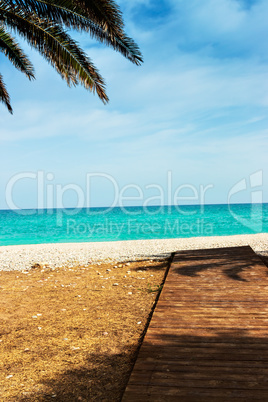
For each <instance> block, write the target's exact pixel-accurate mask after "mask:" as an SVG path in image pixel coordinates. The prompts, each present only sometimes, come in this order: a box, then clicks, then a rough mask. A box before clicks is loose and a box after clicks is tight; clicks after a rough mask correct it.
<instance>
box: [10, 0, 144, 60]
mask: <svg viewBox="0 0 268 402" xmlns="http://www.w3.org/2000/svg"><path fill="white" fill-rule="evenodd" d="M2 3H3V4H5V5H7V6H9V7H13V6H17V7H19V8H20V9H21V10H23V11H24V12H25V13H27V14H36V15H37V16H38V17H39V18H41V19H48V20H50V21H53V22H56V23H58V24H60V25H61V24H64V25H65V26H66V27H69V28H73V29H77V30H84V31H87V32H88V31H89V32H90V33H91V36H92V37H94V38H95V39H97V40H99V41H100V42H103V43H105V44H106V45H108V46H111V47H113V48H114V49H115V50H117V51H119V52H120V53H121V54H122V55H123V56H125V57H126V58H127V59H129V60H130V61H131V62H133V63H135V64H137V65H139V64H141V63H142V61H143V59H142V54H141V52H140V50H139V47H138V45H137V44H136V43H135V42H134V41H133V40H132V39H131V38H129V37H127V36H126V35H125V34H124V31H123V21H122V16H121V12H120V10H119V8H118V7H117V6H116V5H115V4H114V2H111V1H107V0H105V1H100V0H98V1H96V2H95V1H92V0H90V2H88V0H83V1H82V0H80V1H74V0H27V2H25V1H24V0H3V1H2ZM106 3H107V4H106Z"/></svg>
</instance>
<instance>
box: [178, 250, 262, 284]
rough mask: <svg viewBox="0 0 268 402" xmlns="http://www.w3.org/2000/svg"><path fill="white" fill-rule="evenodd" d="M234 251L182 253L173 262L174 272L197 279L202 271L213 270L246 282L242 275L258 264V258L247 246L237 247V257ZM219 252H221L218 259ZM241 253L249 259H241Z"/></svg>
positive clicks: (192, 251) (193, 251)
mask: <svg viewBox="0 0 268 402" xmlns="http://www.w3.org/2000/svg"><path fill="white" fill-rule="evenodd" d="M236 249H237V248H236V247H232V248H226V249H208V250H191V251H188V250H187V251H182V252H180V253H178V254H177V255H176V257H175V258H174V260H173V264H174V272H176V273H177V274H179V275H183V276H190V277H197V276H200V275H199V274H201V273H202V272H204V271H209V270H213V271H215V272H222V273H223V274H224V275H225V276H227V277H228V278H229V279H232V280H235V281H240V282H248V279H246V278H245V276H243V274H244V273H247V272H249V270H251V269H252V268H254V266H255V265H256V264H260V258H259V257H258V256H257V255H256V254H255V253H254V252H253V250H252V249H251V248H250V247H248V246H245V247H239V249H240V253H239V254H238V255H237V254H236V252H235V250H236ZM219 250H221V253H220V257H219V254H218V251H219ZM241 251H242V253H243V251H244V253H245V254H249V253H250V259H245V260H244V259H243V258H241Z"/></svg>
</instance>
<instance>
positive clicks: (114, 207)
mask: <svg viewBox="0 0 268 402" xmlns="http://www.w3.org/2000/svg"><path fill="white" fill-rule="evenodd" d="M226 205H268V201H267V202H266V201H265V202H229V203H207V204H163V205H146V206H144V205H126V206H125V205H121V206H120V205H115V206H101V207H97V206H86V207H51V208H50V207H47V208H38V207H32V208H16V209H11V208H0V212H1V211H11V212H16V211H48V210H49V211H51V210H53V211H54V210H73V209H79V210H83V209H116V208H118V209H126V208H165V207H175V208H176V207H177V208H178V207H197V206H203V207H206V206H226Z"/></svg>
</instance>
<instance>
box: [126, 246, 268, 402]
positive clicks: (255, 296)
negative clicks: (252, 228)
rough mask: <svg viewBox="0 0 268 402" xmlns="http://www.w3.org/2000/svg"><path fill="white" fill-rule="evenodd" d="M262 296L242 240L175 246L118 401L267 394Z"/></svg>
mask: <svg viewBox="0 0 268 402" xmlns="http://www.w3.org/2000/svg"><path fill="white" fill-rule="evenodd" d="M267 295H268V269H267V267H266V266H265V265H264V264H263V263H262V261H261V260H260V259H259V257H258V256H257V255H256V254H255V253H254V252H253V250H252V249H251V248H250V247H232V248H221V249H209V250H189V251H183V252H178V253H176V254H175V256H174V259H173V262H172V264H171V267H170V270H169V273H168V275H167V278H166V281H165V284H164V287H163V290H162V293H161V295H160V298H159V300H158V303H157V306H156V309H155V311H154V314H153V317H152V319H151V322H150V325H149V327H148V330H147V333H146V336H145V338H144V341H143V344H142V346H141V348H140V351H139V355H138V358H137V361H136V363H135V366H134V369H133V371H132V374H131V376H130V379H129V383H128V386H127V388H126V390H125V393H124V396H123V399H122V401H123V402H131V401H135V402H136V401H142V402H143V401H154V402H155V401H165V402H166V401H170V402H172V401H178V400H179V401H182V402H183V401H193V402H194V401H198V402H202V401H211V402H213V401H217V402H221V401H226V400H230V401H238V400H239V401H240V402H242V401H248V402H249V401H250V402H251V401H252V400H260V401H268V376H267V374H268V337H267V334H268V314H267V313H268V305H267V299H268V297H267Z"/></svg>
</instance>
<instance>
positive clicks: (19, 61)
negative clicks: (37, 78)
mask: <svg viewBox="0 0 268 402" xmlns="http://www.w3.org/2000/svg"><path fill="white" fill-rule="evenodd" d="M0 51H2V52H3V53H5V55H6V56H7V57H8V59H9V60H10V61H11V63H12V64H13V65H14V66H15V67H16V68H17V69H19V70H20V71H22V72H23V73H24V74H25V75H27V77H28V78H29V79H32V78H34V69H33V66H32V64H31V62H30V60H29V59H28V58H27V56H26V55H25V54H24V53H23V51H22V50H21V48H20V47H19V45H18V43H17V42H16V41H15V39H14V38H13V37H12V36H11V35H10V34H9V33H8V32H6V31H5V30H4V28H3V27H1V26H0Z"/></svg>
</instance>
